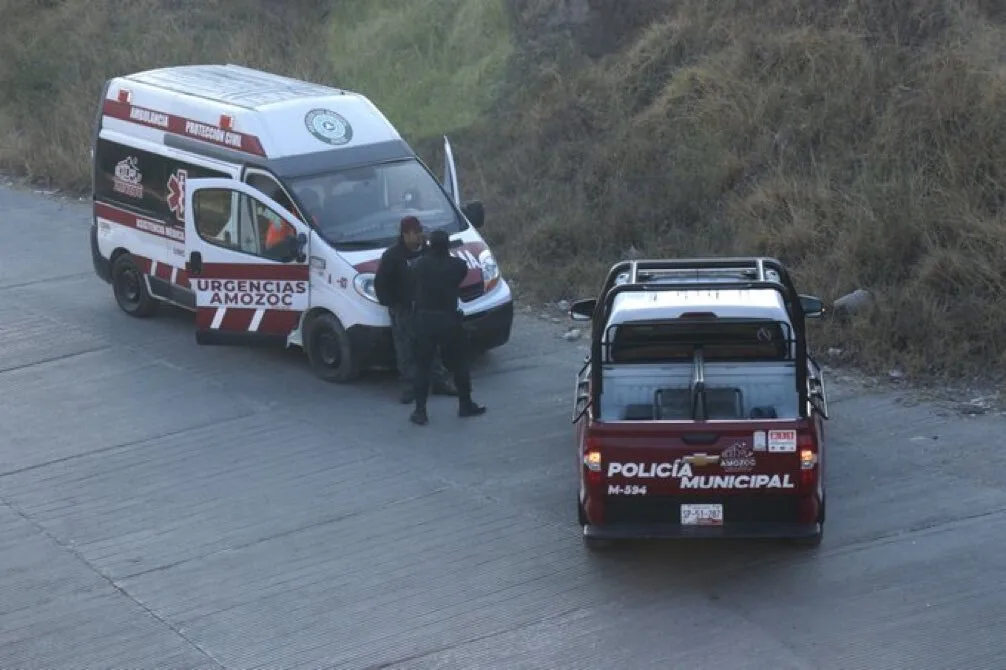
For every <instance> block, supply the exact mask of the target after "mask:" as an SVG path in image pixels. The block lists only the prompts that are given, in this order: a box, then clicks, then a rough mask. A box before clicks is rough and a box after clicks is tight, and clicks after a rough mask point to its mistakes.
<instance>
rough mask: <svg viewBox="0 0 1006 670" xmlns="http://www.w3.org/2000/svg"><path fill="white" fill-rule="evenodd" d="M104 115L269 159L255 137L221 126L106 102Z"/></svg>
mask: <svg viewBox="0 0 1006 670" xmlns="http://www.w3.org/2000/svg"><path fill="white" fill-rule="evenodd" d="M102 111H103V112H104V113H105V115H106V116H110V117H112V118H113V119H118V120H120V121H126V122H128V123H135V124H138V125H141V126H147V127H148V128H157V129H158V130H163V131H165V132H168V133H172V134H174V135H182V136H184V137H191V138H192V139H196V140H202V141H203V142H209V143H210V144H215V145H217V146H220V147H226V148H227V149H233V150H235V151H241V152H244V153H246V154H252V155H255V156H263V157H264V156H265V155H266V154H265V150H264V149H263V148H262V142H260V141H259V138H258V137H256V136H255V135H249V134H247V133H239V132H237V131H234V130H224V129H223V128H220V127H219V126H215V125H212V124H209V123H204V122H202V121H196V120H194V119H187V118H185V117H183V116H176V115H174V114H167V113H165V112H161V111H158V110H155V109H147V108H145V107H136V106H134V105H131V104H130V103H128V102H119V101H118V100H105V103H104V105H103V107H102Z"/></svg>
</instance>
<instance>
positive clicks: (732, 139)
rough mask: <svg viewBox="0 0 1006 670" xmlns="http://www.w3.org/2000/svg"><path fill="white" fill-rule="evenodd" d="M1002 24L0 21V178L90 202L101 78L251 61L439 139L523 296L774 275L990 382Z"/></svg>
mask: <svg viewBox="0 0 1006 670" xmlns="http://www.w3.org/2000/svg"><path fill="white" fill-rule="evenodd" d="M85 7H86V9H84V8H85ZM1002 7H1003V5H1002V4H1001V3H998V2H994V1H993V0H970V1H969V2H965V1H958V2H955V1H951V0H885V1H884V2H877V1H876V0H720V1H719V2H709V1H708V0H482V1H479V2H474V1H472V0H468V1H467V2H465V1H464V0H409V2H408V3H401V2H394V1H392V0H333V1H331V2H325V1H322V0H298V2H296V3H293V2H287V3H283V2H271V1H267V0H244V1H243V2H240V3H234V2H225V1H224V0H216V1H210V0H204V1H202V2H197V1H185V0H181V1H179V0H176V1H174V2H170V1H169V0H131V1H130V2H129V3H122V2H113V1H112V0H89V1H88V2H86V3H85V2H84V1H83V0H63V1H58V0H50V1H48V2H46V1H43V0H35V1H34V2H32V1H29V0H0V37H2V39H0V166H2V167H4V168H6V169H13V170H17V171H20V172H27V173H29V174H31V175H34V176H46V177H51V178H52V179H53V180H54V182H55V183H56V184H57V185H63V186H69V187H81V186H86V184H87V180H88V164H87V133H88V130H89V126H90V123H91V118H92V115H93V112H94V104H95V98H96V96H97V94H98V85H99V83H100V81H101V80H102V79H104V78H105V77H106V76H107V75H110V74H114V73H118V72H123V71H127V70H135V69H140V68H145V67H151V66H157V65H162V64H167V63H186V62H199V61H213V60H215V61H221V60H231V61H236V62H242V63H246V64H249V65H252V66H257V67H263V68H267V69H270V70H273V71H277V72H282V73H286V74H291V75H294V76H301V77H307V78H311V79H314V80H318V81H324V82H331V83H338V84H339V85H343V86H347V87H351V88H358V89H360V90H362V91H364V92H365V93H367V94H368V95H370V96H371V97H372V98H373V99H374V100H375V101H376V102H377V103H378V104H379V105H381V106H382V107H383V108H385V109H387V110H388V115H389V116H390V117H391V118H392V120H393V121H395V122H396V123H398V124H400V125H401V126H402V128H403V129H404V130H405V131H406V133H407V134H408V136H409V139H410V140H414V141H415V142H417V144H418V146H420V147H421V148H422V149H423V150H424V153H428V155H429V157H430V159H431V160H436V159H437V156H436V152H435V150H434V149H433V147H435V146H436V139H437V137H438V136H439V134H440V133H442V132H449V133H451V135H452V138H453V139H454V144H455V150H456V152H457V154H458V159H459V162H460V165H461V171H462V182H463V187H464V188H465V190H466V191H467V192H468V195H470V196H474V195H477V196H480V197H482V198H483V199H484V200H485V201H486V205H487V212H488V224H487V229H486V233H487V236H488V237H490V240H491V241H492V242H493V244H494V245H495V246H497V248H498V250H499V255H500V256H501V260H502V262H503V263H504V268H505V269H506V270H507V271H508V273H509V274H510V275H512V276H514V277H515V278H516V279H517V281H518V285H519V287H520V289H521V292H522V293H523V294H524V295H527V296H530V297H536V298H548V299H555V298H557V297H570V296H574V295H577V294H579V293H582V292H585V291H591V290H593V289H595V288H596V284H597V282H598V280H599V273H601V272H603V270H604V269H605V268H606V267H607V266H608V265H609V264H610V263H611V262H613V261H614V260H616V259H618V258H619V257H620V256H621V255H622V254H624V253H628V252H629V251H630V250H635V251H638V252H641V253H643V254H645V255H649V256H658V255H663V254H673V255H684V254H719V253H768V254H773V255H777V256H779V257H781V258H783V259H784V260H785V261H787V262H789V263H790V264H792V266H793V267H794V268H795V269H796V273H797V276H798V278H799V280H800V285H801V288H802V289H803V290H805V291H807V292H815V293H818V294H820V295H823V296H825V297H829V298H834V297H837V296H838V295H841V294H842V293H845V292H848V291H851V290H853V289H855V288H858V287H867V288H870V289H872V290H873V291H875V292H876V294H877V295H878V297H879V306H878V307H877V309H876V311H875V313H872V314H869V315H866V316H863V317H861V318H859V319H857V320H855V321H854V322H853V323H851V324H850V325H838V324H833V325H831V326H828V327H826V328H825V329H822V330H821V331H820V335H819V337H818V341H819V342H820V343H821V344H822V345H823V346H825V345H833V346H839V347H842V348H843V349H844V350H845V351H846V352H847V353H848V354H850V355H852V356H853V357H854V358H855V360H857V361H858V362H860V363H864V364H867V365H869V364H873V363H878V362H881V361H882V362H883V364H884V365H885V366H886V365H900V366H903V367H905V368H907V369H910V370H913V371H916V372H929V373H943V372H947V371H950V372H953V371H957V370H960V369H961V368H962V366H963V367H964V368H966V369H967V370H968V371H976V370H979V369H982V370H984V371H989V370H995V369H997V368H999V367H1000V365H998V364H999V363H1001V362H1003V361H1002V359H1003V357H1004V356H1006V341H1004V340H1006V335H1004V334H1003V333H1004V332H1006V306H1003V304H1002V302H1001V301H1000V299H999V297H1000V295H1001V293H1002V290H1003V287H1004V284H1006V261H1004V260H1003V259H1004V251H1006V249H1004V247H1006V228H1004V218H1003V213H1002V212H1003V204H1004V194H1006V191H1004V189H1003V184H1002V180H1003V179H1006V120H1003V119H1004V117H1003V115H1002V114H1003V112H1002V110H1004V109H1006V104H1004V103H1006V69H1004V67H1006V66H1004V64H1003V61H1002V56H1001V53H1002V46H1001V45H1002V44H1003V43H1004V40H1006V10H1004V9H1003V8H1002ZM113 9H114V11H113ZM427 148H430V151H429V152H426V149H427ZM892 359H893V362H892Z"/></svg>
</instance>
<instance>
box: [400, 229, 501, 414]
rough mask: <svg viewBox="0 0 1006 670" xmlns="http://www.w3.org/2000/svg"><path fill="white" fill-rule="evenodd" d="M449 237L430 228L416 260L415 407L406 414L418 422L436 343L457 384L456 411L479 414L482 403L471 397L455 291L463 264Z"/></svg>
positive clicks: (465, 266)
mask: <svg viewBox="0 0 1006 670" xmlns="http://www.w3.org/2000/svg"><path fill="white" fill-rule="evenodd" d="M449 244H450V238H449V237H448V236H447V233H446V232H444V231H442V230H435V231H433V232H432V233H431V234H430V249H429V251H428V252H427V253H426V254H424V255H423V257H422V258H420V259H419V261H418V262H416V265H415V267H414V268H413V274H414V276H415V280H416V292H415V297H416V389H415V396H416V409H415V410H414V411H413V412H412V416H410V417H409V420H410V421H412V423H415V424H418V425H420V426H423V425H426V423H427V421H428V420H429V419H428V417H427V416H426V396H427V394H428V393H429V387H430V372H431V368H432V366H433V355H434V353H435V352H436V350H437V348H438V347H439V348H440V351H441V352H443V355H444V357H445V358H449V361H450V362H449V363H448V367H449V368H450V369H451V370H452V371H453V372H454V384H455V386H457V389H458V416H463V417H466V416H478V415H479V414H483V413H485V411H486V408H485V407H482V406H480V405H476V404H475V403H474V402H473V401H472V380H471V375H470V373H469V371H468V351H467V348H468V347H467V345H468V341H467V338H466V335H465V332H464V328H463V327H462V324H461V309H460V307H459V305H460V304H461V303H460V301H459V299H458V294H459V293H460V289H461V282H463V281H464V280H465V277H466V276H467V275H468V264H467V263H465V262H464V261H463V260H461V259H460V258H455V257H453V256H451V255H450V252H449V248H448V247H449Z"/></svg>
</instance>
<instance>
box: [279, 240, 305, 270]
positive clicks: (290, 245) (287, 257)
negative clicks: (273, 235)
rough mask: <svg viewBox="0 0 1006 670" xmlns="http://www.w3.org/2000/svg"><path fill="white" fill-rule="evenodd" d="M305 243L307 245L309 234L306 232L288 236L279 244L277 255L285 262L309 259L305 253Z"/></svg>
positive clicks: (301, 261) (300, 261)
mask: <svg viewBox="0 0 1006 670" xmlns="http://www.w3.org/2000/svg"><path fill="white" fill-rule="evenodd" d="M305 245H307V235H305V234H304V233H298V234H297V235H296V236H290V237H286V238H284V239H283V241H282V242H280V244H279V249H278V250H277V251H278V254H277V257H278V259H279V260H280V261H282V262H284V263H290V262H293V261H296V262H298V263H303V262H304V261H305V260H307V256H306V255H305V254H304V247H305Z"/></svg>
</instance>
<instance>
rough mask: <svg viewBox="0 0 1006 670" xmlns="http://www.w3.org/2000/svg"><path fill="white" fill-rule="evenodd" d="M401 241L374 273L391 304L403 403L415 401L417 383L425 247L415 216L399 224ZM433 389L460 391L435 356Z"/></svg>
mask: <svg viewBox="0 0 1006 670" xmlns="http://www.w3.org/2000/svg"><path fill="white" fill-rule="evenodd" d="M399 231H400V233H399V236H398V241H397V242H396V243H395V244H393V245H392V246H390V247H388V249H387V250H386V251H385V252H384V254H383V255H382V256H381V263H380V265H379V266H378V268H377V275H376V276H375V277H374V291H375V292H376V293H377V299H378V300H379V301H380V303H381V304H382V305H384V306H386V307H387V308H388V314H389V316H390V317H391V337H392V340H393V342H394V345H395V359H396V362H397V363H398V374H399V375H400V376H401V378H402V382H404V388H403V389H402V397H401V401H402V404H406V405H407V404H408V403H410V402H412V401H413V399H414V396H413V389H414V388H415V383H416V351H415V336H416V334H415V319H414V309H413V307H414V305H413V281H414V280H413V277H412V275H411V266H413V265H415V263H416V261H418V260H419V258H420V256H422V255H423V253H424V250H425V242H426V240H425V239H424V238H423V226H422V224H421V223H420V222H419V219H417V218H416V217H414V216H406V217H404V218H403V219H402V221H401V223H400V224H399ZM433 377H434V384H433V392H434V393H436V394H438V395H457V391H456V390H455V389H454V386H453V384H451V382H450V377H449V375H448V373H447V370H446V369H445V368H444V365H443V363H442V362H441V360H440V356H436V355H435V356H434V360H433Z"/></svg>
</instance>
